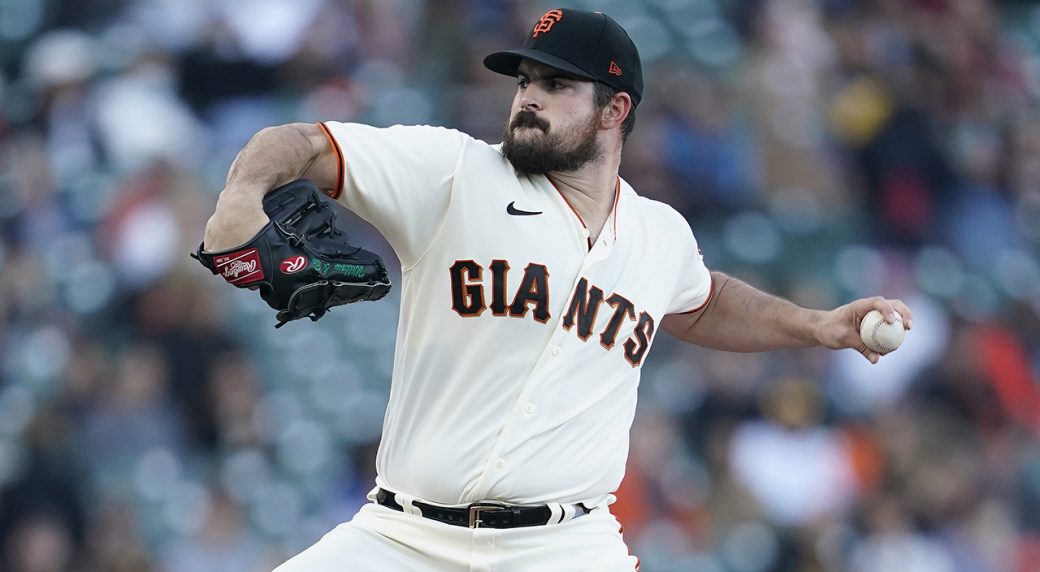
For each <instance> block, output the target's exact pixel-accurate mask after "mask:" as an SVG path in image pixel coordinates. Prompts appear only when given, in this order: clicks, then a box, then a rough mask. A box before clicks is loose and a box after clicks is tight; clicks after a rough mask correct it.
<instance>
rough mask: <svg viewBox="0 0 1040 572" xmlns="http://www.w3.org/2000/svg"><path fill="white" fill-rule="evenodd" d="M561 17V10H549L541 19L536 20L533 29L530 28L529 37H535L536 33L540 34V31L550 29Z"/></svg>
mask: <svg viewBox="0 0 1040 572" xmlns="http://www.w3.org/2000/svg"><path fill="white" fill-rule="evenodd" d="M562 19H563V10H549V11H548V12H546V13H545V14H544V15H543V16H542V19H541V20H538V23H537V24H535V25H534V30H532V33H531V37H532V38H537V37H538V34H541V33H542V32H548V31H549V30H551V29H552V27H553V25H554V24H556V22H559V21H560V20H562Z"/></svg>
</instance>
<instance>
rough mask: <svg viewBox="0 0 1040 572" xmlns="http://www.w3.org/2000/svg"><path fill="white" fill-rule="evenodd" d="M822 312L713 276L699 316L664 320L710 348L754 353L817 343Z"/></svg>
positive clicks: (685, 337)
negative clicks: (706, 299) (709, 292)
mask: <svg viewBox="0 0 1040 572" xmlns="http://www.w3.org/2000/svg"><path fill="white" fill-rule="evenodd" d="M823 314H824V313H823V312H820V311H818V310H810V309H807V308H803V307H801V306H798V305H797V304H794V303H792V302H789V301H787V300H784V299H782V298H778V297H776V296H773V295H771V294H767V293H765V292H762V291H760V290H757V289H755V288H753V287H752V286H749V285H748V284H745V283H744V282H741V281H740V280H737V279H736V278H733V277H730V276H726V275H725V274H722V273H721V272H716V273H714V292H713V293H712V298H711V299H710V300H709V301H708V305H707V306H706V307H705V308H704V309H703V310H701V311H700V315H697V316H690V315H676V316H667V317H666V318H665V321H664V323H663V326H664V328H665V329H666V330H668V331H669V332H671V333H672V334H674V335H676V336H677V337H679V338H680V339H682V340H684V341H687V342H690V343H694V344H697V345H700V346H704V347H707V348H711V349H717V350H725V351H733V352H760V351H769V350H778V349H793V348H804V347H811V346H815V345H819V343H820V341H819V339H818V332H817V325H818V324H819V322H820V320H821V319H822V318H823Z"/></svg>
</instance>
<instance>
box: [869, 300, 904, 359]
mask: <svg viewBox="0 0 1040 572" xmlns="http://www.w3.org/2000/svg"><path fill="white" fill-rule="evenodd" d="M859 336H860V338H862V339H863V343H864V344H866V345H867V347H868V348H870V349H871V350H873V351H876V352H878V353H879V354H887V353H889V352H893V351H895V350H896V349H897V348H898V347H899V346H900V345H901V344H902V343H903V340H904V339H906V329H905V328H904V327H903V317H902V316H900V315H899V312H896V319H895V321H894V322H892V323H891V324H889V323H888V322H886V321H885V317H884V316H882V315H881V312H879V311H877V310H871V311H870V312H867V315H866V316H864V317H863V321H862V322H860V324H859Z"/></svg>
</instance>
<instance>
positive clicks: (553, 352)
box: [552, 346, 563, 357]
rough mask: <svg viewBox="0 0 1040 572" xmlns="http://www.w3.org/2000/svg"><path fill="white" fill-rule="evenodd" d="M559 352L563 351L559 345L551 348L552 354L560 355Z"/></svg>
mask: <svg viewBox="0 0 1040 572" xmlns="http://www.w3.org/2000/svg"><path fill="white" fill-rule="evenodd" d="M561 353H563V350H562V349H561V348H560V346H556V347H555V348H553V351H552V354H553V356H555V357H560V354H561Z"/></svg>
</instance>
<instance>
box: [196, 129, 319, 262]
mask: <svg viewBox="0 0 1040 572" xmlns="http://www.w3.org/2000/svg"><path fill="white" fill-rule="evenodd" d="M331 152H332V151H331V148H330V147H329V145H328V143H327V141H326V139H325V136H324V134H323V133H322V132H321V130H320V128H319V127H317V126H315V125H309V124H302V123H295V124H289V125H281V126H278V127H268V128H266V129H264V130H262V131H260V132H259V133H257V134H256V135H254V136H253V138H252V139H250V140H249V143H247V144H246V146H245V147H243V148H242V150H241V151H240V152H239V153H238V156H237V157H235V160H234V162H233V163H232V164H231V169H230V170H229V171H228V176H227V182H226V183H225V185H224V190H223V191H222V192H221V193H220V197H219V198H218V199H217V207H216V210H215V211H214V213H213V216H212V217H211V218H210V219H209V222H208V223H207V224H206V233H205V237H204V239H203V243H204V244H205V248H206V250H211V251H212V250H226V249H229V248H234V247H236V246H238V245H240V244H243V243H245V242H247V241H248V240H249V239H251V238H253V236H254V235H256V233H257V232H258V231H259V230H260V229H261V228H263V226H264V225H265V224H267V220H268V219H267V215H266V214H264V210H263V206H262V204H263V198H264V195H265V194H267V192H268V191H270V190H272V189H275V188H277V187H280V186H282V185H284V184H286V183H288V182H290V181H294V180H296V179H299V178H302V177H304V176H307V177H308V178H314V179H315V182H316V183H318V186H319V187H322V188H329V187H334V186H335V185H336V183H337V181H333V180H329V179H331V178H333V175H330V174H329V173H330V172H331V173H335V167H334V166H335V161H336V159H335V158H334V157H332V156H331ZM330 163H331V164H332V165H333V168H332V169H331V171H330V169H329V168H328V165H329V164H330Z"/></svg>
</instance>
